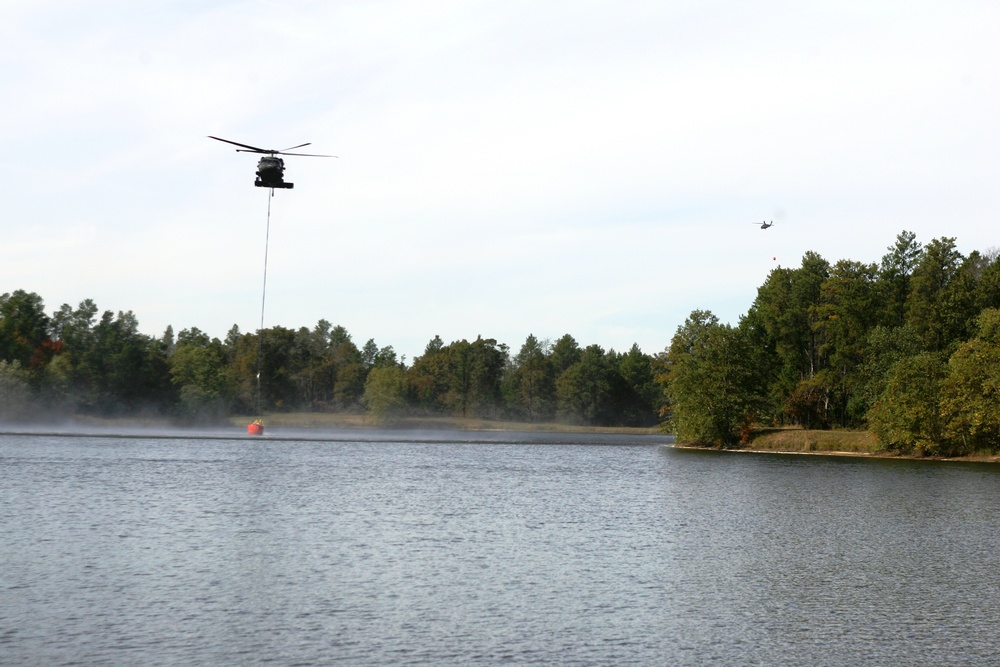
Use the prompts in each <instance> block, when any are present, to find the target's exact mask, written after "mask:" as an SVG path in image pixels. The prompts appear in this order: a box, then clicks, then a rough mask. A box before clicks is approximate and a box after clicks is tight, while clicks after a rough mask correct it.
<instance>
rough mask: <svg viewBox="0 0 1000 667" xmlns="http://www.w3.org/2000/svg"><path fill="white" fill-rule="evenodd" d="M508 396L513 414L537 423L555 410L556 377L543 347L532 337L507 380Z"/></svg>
mask: <svg viewBox="0 0 1000 667" xmlns="http://www.w3.org/2000/svg"><path fill="white" fill-rule="evenodd" d="M504 386H505V392H504V393H505V396H506V402H507V406H508V409H509V410H510V411H511V413H512V414H514V415H516V416H518V417H520V418H523V419H527V420H528V421H537V420H541V419H548V418H550V417H551V416H552V414H553V412H554V409H555V377H554V373H553V369H552V362H551V361H550V359H549V356H548V354H547V350H546V346H545V344H544V343H541V342H539V340H538V339H537V338H535V336H534V335H533V334H529V335H528V337H527V338H526V339H525V341H524V344H523V345H522V346H521V349H520V351H518V353H517V355H516V356H515V357H514V358H513V360H512V363H511V365H510V368H509V369H508V370H507V373H506V374H505V377H504Z"/></svg>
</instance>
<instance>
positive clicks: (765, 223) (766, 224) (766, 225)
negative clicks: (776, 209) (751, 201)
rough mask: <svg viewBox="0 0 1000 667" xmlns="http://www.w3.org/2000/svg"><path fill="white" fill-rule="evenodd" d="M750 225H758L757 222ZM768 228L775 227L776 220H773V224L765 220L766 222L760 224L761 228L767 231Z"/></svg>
mask: <svg viewBox="0 0 1000 667" xmlns="http://www.w3.org/2000/svg"><path fill="white" fill-rule="evenodd" d="M750 224H751V225H756V224H757V223H756V222H751V223H750ZM768 227H774V220H772V221H771V222H768V221H766V220H765V221H764V222H762V223H760V228H761V229H767V228H768Z"/></svg>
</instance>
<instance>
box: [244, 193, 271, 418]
mask: <svg viewBox="0 0 1000 667" xmlns="http://www.w3.org/2000/svg"><path fill="white" fill-rule="evenodd" d="M273 198H274V188H271V191H270V192H269V193H268V196H267V225H266V226H265V227H264V284H263V285H262V286H261V290H260V328H258V329H257V418H256V419H254V420H253V421H252V422H250V425H249V426H248V427H247V432H248V433H250V434H251V435H262V434H263V433H264V411H263V398H262V393H261V384H260V376H261V374H262V372H263V366H264V305H265V304H266V303H267V250H268V246H269V245H270V241H271V199H273Z"/></svg>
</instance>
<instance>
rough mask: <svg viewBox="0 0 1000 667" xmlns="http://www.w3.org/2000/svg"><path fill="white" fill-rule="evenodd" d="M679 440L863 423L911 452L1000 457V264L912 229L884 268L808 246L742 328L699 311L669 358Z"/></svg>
mask: <svg viewBox="0 0 1000 667" xmlns="http://www.w3.org/2000/svg"><path fill="white" fill-rule="evenodd" d="M661 361H662V381H663V384H664V386H665V387H666V391H667V394H668V403H669V409H668V410H669V417H670V423H671V425H672V429H673V430H674V432H675V433H676V434H677V436H678V438H679V439H681V440H683V441H687V442H698V443H706V444H714V445H719V446H723V447H732V446H738V445H739V444H740V443H741V442H746V441H747V439H748V438H749V436H750V434H751V433H752V432H753V430H754V429H755V428H758V427H760V426H762V425H781V424H800V425H802V426H805V427H807V428H835V427H842V428H865V429H868V430H870V431H871V432H872V433H874V434H875V435H876V436H877V437H878V439H879V442H880V443H881V445H882V446H883V447H885V448H887V449H889V450H893V451H898V452H901V453H913V454H923V455H960V454H968V453H973V452H979V451H989V452H996V451H998V450H1000V258H998V253H997V251H996V250H991V251H988V252H987V253H985V254H983V253H980V252H978V251H974V252H972V253H971V254H969V255H968V256H963V255H962V254H961V253H960V252H958V250H957V249H956V246H955V239H954V238H949V237H942V238H938V239H934V240H932V241H930V242H929V243H927V244H926V245H922V244H921V243H919V242H918V241H917V239H916V236H915V234H913V233H912V232H907V231H903V232H901V233H900V234H899V235H898V236H897V237H896V242H895V244H894V245H892V246H889V248H888V249H887V253H886V254H885V255H884V256H883V257H882V260H881V262H880V263H879V264H874V263H873V264H865V263H862V262H856V261H850V260H840V261H838V262H836V263H835V264H832V265H831V264H830V263H829V262H828V261H826V260H825V259H823V258H822V257H821V256H820V255H818V254H816V253H814V252H808V253H806V254H805V256H804V257H803V258H802V262H801V265H800V266H799V267H798V268H776V269H774V270H773V271H771V273H770V275H769V276H768V277H767V279H766V281H765V282H764V284H763V285H761V286H760V287H759V288H758V290H757V297H756V299H755V300H754V302H753V304H752V305H751V307H750V309H749V310H748V311H747V312H746V314H745V315H743V316H742V317H741V318H740V320H739V323H738V325H736V326H731V325H728V324H724V323H721V322H719V320H718V318H717V317H715V316H714V315H713V314H712V313H711V312H710V311H707V310H698V311H694V312H692V313H691V315H690V316H689V317H688V318H687V319H686V320H685V322H684V324H683V325H681V326H679V327H678V329H677V331H676V333H675V335H674V336H673V338H672V339H671V342H670V345H669V348H668V349H667V351H666V353H665V354H664V355H663V356H662V359H661Z"/></svg>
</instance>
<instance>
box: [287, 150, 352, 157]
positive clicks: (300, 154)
mask: <svg viewBox="0 0 1000 667" xmlns="http://www.w3.org/2000/svg"><path fill="white" fill-rule="evenodd" d="M275 152H276V153H277V154H278V155H298V156H299V157H337V156H336V155H316V154H315V153H286V152H284V151H275Z"/></svg>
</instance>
